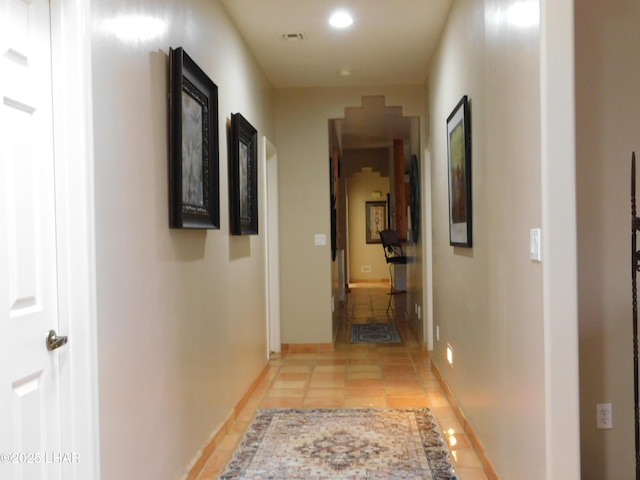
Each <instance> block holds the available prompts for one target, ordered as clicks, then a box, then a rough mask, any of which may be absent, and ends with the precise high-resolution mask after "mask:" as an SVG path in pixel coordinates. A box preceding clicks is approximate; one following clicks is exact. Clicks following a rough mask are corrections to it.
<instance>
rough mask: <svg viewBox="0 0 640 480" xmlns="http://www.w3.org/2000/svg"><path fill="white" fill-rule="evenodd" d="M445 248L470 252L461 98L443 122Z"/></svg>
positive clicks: (465, 118) (466, 124)
mask: <svg viewBox="0 0 640 480" xmlns="http://www.w3.org/2000/svg"><path fill="white" fill-rule="evenodd" d="M447 159H448V167H449V168H448V170H449V244H450V245H453V246H456V247H467V248H471V247H472V245H473V242H472V228H471V227H472V223H473V222H472V220H473V218H472V210H471V117H470V113H469V100H468V98H467V96H466V95H465V96H463V97H462V99H461V100H460V102H458V105H456V108H454V109H453V112H451V115H449V118H447Z"/></svg>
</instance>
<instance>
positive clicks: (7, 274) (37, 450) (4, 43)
mask: <svg viewBox="0 0 640 480" xmlns="http://www.w3.org/2000/svg"><path fill="white" fill-rule="evenodd" d="M49 25H50V13H49V2H48V1H47V0H0V305H1V306H2V311H1V313H0V332H1V335H2V342H1V346H0V478H3V479H5V478H6V479H16V480H17V479H59V478H62V465H63V461H64V460H65V459H63V458H62V456H61V455H62V454H63V453H64V452H61V450H60V448H61V430H60V385H59V378H60V375H59V355H60V349H55V350H52V351H48V350H47V348H46V337H47V333H48V332H49V331H50V330H56V331H57V329H58V304H57V267H56V231H55V228H56V223H55V191H54V157H53V120H52V115H53V112H52V93H51V92H52V85H51V38H50V27H49ZM61 348H62V349H64V348H66V347H64V346H63V347H61ZM67 460H69V459H67Z"/></svg>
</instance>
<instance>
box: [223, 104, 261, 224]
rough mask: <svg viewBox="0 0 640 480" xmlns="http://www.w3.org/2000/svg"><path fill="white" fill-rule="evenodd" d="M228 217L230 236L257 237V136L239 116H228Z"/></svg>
mask: <svg viewBox="0 0 640 480" xmlns="http://www.w3.org/2000/svg"><path fill="white" fill-rule="evenodd" d="M230 148H231V154H230V156H229V159H230V165H229V175H230V176H229V211H230V212H229V213H230V217H231V233H232V234H233V235H257V234H258V132H257V130H256V129H255V128H253V126H252V125H251V124H250V123H249V122H248V121H247V119H246V118H244V117H243V116H242V115H241V114H240V113H234V114H233V115H231V144H230Z"/></svg>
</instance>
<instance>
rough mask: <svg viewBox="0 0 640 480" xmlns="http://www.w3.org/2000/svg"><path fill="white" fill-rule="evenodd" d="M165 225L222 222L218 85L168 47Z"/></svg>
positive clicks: (195, 225) (208, 225)
mask: <svg viewBox="0 0 640 480" xmlns="http://www.w3.org/2000/svg"><path fill="white" fill-rule="evenodd" d="M169 204H170V205H169V225H170V227H171V228H209V229H219V228H220V181H219V154H218V87H217V86H216V84H215V83H213V82H212V81H211V79H210V78H209V77H208V76H207V75H206V74H205V73H204V71H202V69H201V68H200V67H199V66H198V65H197V64H196V63H195V62H194V61H193V60H192V59H191V57H189V55H187V53H186V52H185V51H184V50H183V49H182V47H178V48H176V49H175V50H174V49H169Z"/></svg>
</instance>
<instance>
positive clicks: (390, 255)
mask: <svg viewBox="0 0 640 480" xmlns="http://www.w3.org/2000/svg"><path fill="white" fill-rule="evenodd" d="M380 240H381V241H382V248H384V257H385V259H386V260H387V262H391V261H393V259H394V258H395V259H399V258H403V257H405V258H406V255H405V253H404V250H403V249H402V245H401V244H400V236H399V235H398V232H397V231H395V230H390V229H389V230H382V231H381V232H380Z"/></svg>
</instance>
